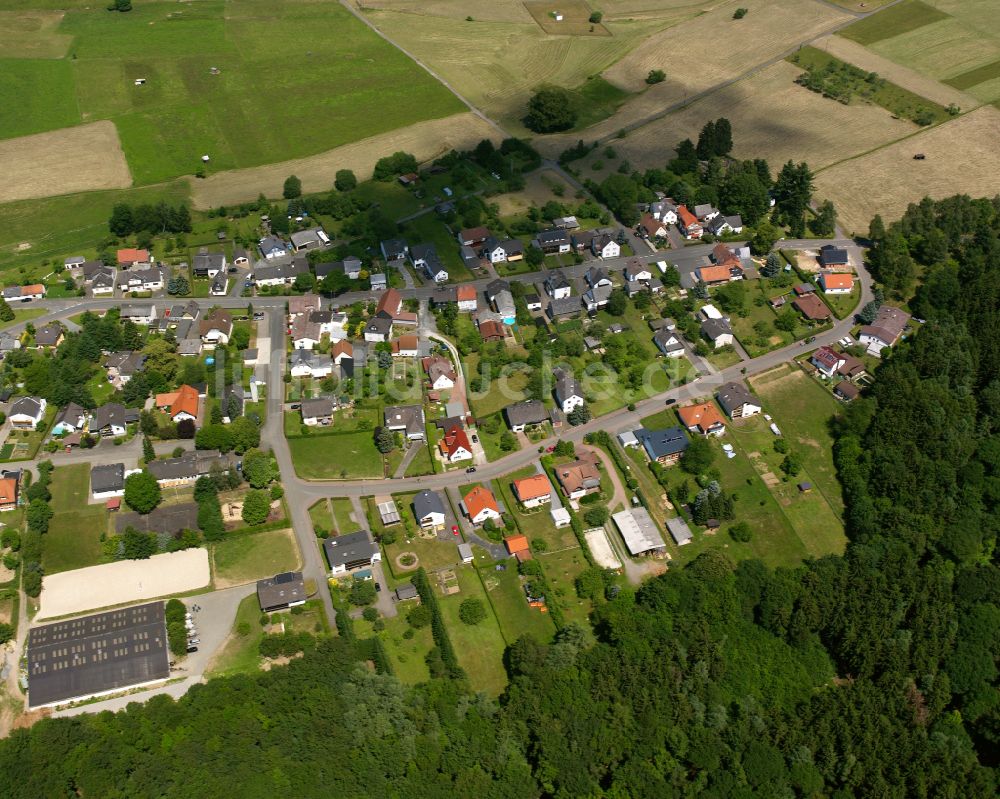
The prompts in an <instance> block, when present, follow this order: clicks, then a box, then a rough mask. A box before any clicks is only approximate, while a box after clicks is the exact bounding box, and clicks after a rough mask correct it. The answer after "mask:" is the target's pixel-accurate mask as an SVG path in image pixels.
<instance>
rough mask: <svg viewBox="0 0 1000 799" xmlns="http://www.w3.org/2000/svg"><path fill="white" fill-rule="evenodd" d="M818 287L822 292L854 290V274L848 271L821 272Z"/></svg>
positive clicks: (847, 292)
mask: <svg viewBox="0 0 1000 799" xmlns="http://www.w3.org/2000/svg"><path fill="white" fill-rule="evenodd" d="M819 287H820V288H821V289H823V293H824V294H850V293H851V292H852V291H853V290H854V275H852V274H851V273H850V272H821V273H820V276H819Z"/></svg>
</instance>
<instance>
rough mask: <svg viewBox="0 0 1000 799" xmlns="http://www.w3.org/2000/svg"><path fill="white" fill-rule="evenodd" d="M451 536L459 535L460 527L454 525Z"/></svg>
mask: <svg viewBox="0 0 1000 799" xmlns="http://www.w3.org/2000/svg"><path fill="white" fill-rule="evenodd" d="M451 534H452V535H458V526H457V525H454V524H453V525H452V526H451Z"/></svg>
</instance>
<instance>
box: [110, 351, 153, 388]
mask: <svg viewBox="0 0 1000 799" xmlns="http://www.w3.org/2000/svg"><path fill="white" fill-rule="evenodd" d="M145 363H146V356H145V355H143V354H142V353H141V352H133V351H132V350H122V351H121V352H113V353H111V354H110V355H109V356H108V357H107V358H105V359H104V368H105V369H107V372H108V381H109V382H111V383H113V384H114V386H115V388H121V387H122V386H124V385H125V384H126V383H127V382H128V381H129V380H131V379H132V377H133V376H134V375H135V374H136V373H137V372H141V371H142V369H143V367H144V364H145Z"/></svg>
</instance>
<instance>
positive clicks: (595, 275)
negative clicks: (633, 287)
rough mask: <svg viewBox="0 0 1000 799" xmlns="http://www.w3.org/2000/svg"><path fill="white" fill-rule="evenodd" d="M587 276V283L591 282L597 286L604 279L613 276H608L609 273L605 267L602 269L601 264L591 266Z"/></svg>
mask: <svg viewBox="0 0 1000 799" xmlns="http://www.w3.org/2000/svg"><path fill="white" fill-rule="evenodd" d="M586 278H587V283H589V284H590V285H591V286H595V285H597V284H598V283H600V282H601V281H604V280H611V278H610V277H608V273H607V272H605V271H604V269H602V268H601V267H599V266H592V267H590V269H588V270H587V274H586Z"/></svg>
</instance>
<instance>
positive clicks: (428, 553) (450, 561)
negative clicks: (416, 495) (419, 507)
mask: <svg viewBox="0 0 1000 799" xmlns="http://www.w3.org/2000/svg"><path fill="white" fill-rule="evenodd" d="M400 512H401V513H403V514H407V513H409V514H411V515H412V513H413V512H412V511H411V510H410V506H409V503H407V504H406V505H401V506H400ZM394 532H395V533H396V534H397V539H396V541H395V542H394V543H392V544H386V545H384V546H383V550H384V551H385V559H384V561H383V565H386V566H388V567H389V571H390V572H392V575H393V577H395V578H396V579H397V580H398V581H400V582H409V581H410V579H411V578H412V577H413V573H414V572H415V571H416V570H417V568H418V567H419V566H423V567H424V568H425V569H426V570H427V572H428V573H430V572H433V571H435V570H437V569H441V568H444V567H450V566H454V565H455V564H457V563H459V562H460V560H459V557H458V545H459V544H460V543H461V542H462V539H461V537H459V536H453V538H454V539H455V541H454V542H452V541H442V540H441V539H438V538H423V537H421V536H416V537H414V538H413V539H411V540H410V541H407V540H406V536H405V534H404V532H403V531H402V530H394ZM404 552H412V553H413V554H415V555H416V556H417V563H415V564H413V565H412V566H411V567H409V568H403V567H401V566H399V565H398V564H397V563H396V558H398V557H399V556H400V555H402V554H403V553H404Z"/></svg>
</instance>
